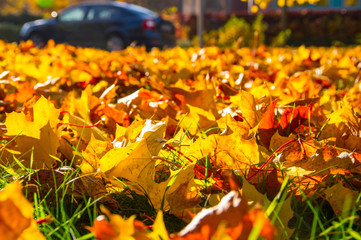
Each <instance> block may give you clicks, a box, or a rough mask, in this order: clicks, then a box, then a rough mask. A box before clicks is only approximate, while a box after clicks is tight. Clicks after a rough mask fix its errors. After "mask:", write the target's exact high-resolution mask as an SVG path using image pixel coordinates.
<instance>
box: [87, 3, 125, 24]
mask: <svg viewBox="0 0 361 240" xmlns="http://www.w3.org/2000/svg"><path fill="white" fill-rule="evenodd" d="M129 14H132V13H129V11H125V10H124V9H121V8H116V7H106V6H97V7H92V8H91V9H90V10H89V12H88V15H87V20H89V21H92V20H103V21H104V20H117V19H120V18H124V16H126V17H130V15H129Z"/></svg>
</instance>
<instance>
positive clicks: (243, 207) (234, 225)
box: [173, 191, 276, 239]
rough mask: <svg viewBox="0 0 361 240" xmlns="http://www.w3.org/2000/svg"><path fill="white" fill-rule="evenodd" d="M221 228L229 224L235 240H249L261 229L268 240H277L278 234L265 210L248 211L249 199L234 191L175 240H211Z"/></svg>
mask: <svg viewBox="0 0 361 240" xmlns="http://www.w3.org/2000/svg"><path fill="white" fill-rule="evenodd" d="M220 224H226V233H227V234H228V235H229V236H230V237H231V239H248V236H249V234H250V232H251V231H252V229H253V228H258V230H259V231H260V232H259V233H260V236H262V237H265V238H266V239H274V237H275V233H276V232H275V230H274V228H273V226H272V224H271V223H270V221H269V219H268V218H267V217H266V216H265V215H264V213H263V212H262V210H260V209H259V208H258V207H256V208H253V209H251V210H248V204H247V200H246V198H244V197H243V198H241V197H240V195H239V193H237V192H236V191H231V192H230V193H228V194H227V195H226V196H224V197H223V199H222V201H221V202H220V203H219V204H218V205H217V206H215V207H212V208H209V209H203V210H202V211H201V212H200V213H198V214H197V215H196V216H195V217H194V218H193V220H192V221H191V222H190V223H189V224H188V225H187V226H186V227H185V228H184V229H183V230H182V231H180V232H179V233H178V234H176V235H175V237H174V238H173V239H211V237H212V236H213V235H214V234H215V233H216V231H217V229H218V226H219V225H220Z"/></svg>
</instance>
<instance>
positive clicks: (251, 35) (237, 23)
mask: <svg viewBox="0 0 361 240" xmlns="http://www.w3.org/2000/svg"><path fill="white" fill-rule="evenodd" d="M265 30H266V25H265V23H264V22H263V15H262V14H259V15H257V17H256V18H255V20H254V21H253V23H252V24H249V23H248V22H247V21H246V20H245V19H244V18H239V17H236V16H231V17H230V18H229V20H228V21H227V22H226V23H225V24H224V26H222V27H221V28H219V29H218V30H211V31H210V32H208V33H206V34H205V35H204V40H205V44H206V45H208V46H211V45H216V46H220V47H227V46H228V47H229V46H232V45H233V46H235V45H238V46H240V47H244V46H248V47H252V46H253V45H254V44H255V41H257V44H258V43H259V44H263V43H265ZM255 34H257V37H255ZM255 38H257V40H255Z"/></svg>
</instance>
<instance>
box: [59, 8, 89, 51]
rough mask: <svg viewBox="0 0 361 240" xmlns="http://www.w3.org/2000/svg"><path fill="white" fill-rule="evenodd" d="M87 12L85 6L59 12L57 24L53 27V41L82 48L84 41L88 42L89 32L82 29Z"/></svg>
mask: <svg viewBox="0 0 361 240" xmlns="http://www.w3.org/2000/svg"><path fill="white" fill-rule="evenodd" d="M87 10H88V8H87V7H85V6H77V7H72V8H69V9H66V10H65V11H63V12H61V13H60V14H59V16H58V17H57V21H58V23H57V24H56V25H54V29H53V37H54V40H55V41H56V42H66V43H69V44H71V45H76V46H82V45H83V43H84V41H88V38H89V31H88V30H87V29H86V28H84V24H85V22H84V20H85V16H86V14H87Z"/></svg>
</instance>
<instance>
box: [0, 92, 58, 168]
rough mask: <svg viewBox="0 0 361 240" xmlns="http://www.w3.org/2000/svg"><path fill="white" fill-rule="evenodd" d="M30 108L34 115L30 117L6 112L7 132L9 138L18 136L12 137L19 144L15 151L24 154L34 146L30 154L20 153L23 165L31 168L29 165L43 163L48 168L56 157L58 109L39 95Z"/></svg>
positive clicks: (38, 166) (39, 165) (21, 113)
mask: <svg viewBox="0 0 361 240" xmlns="http://www.w3.org/2000/svg"><path fill="white" fill-rule="evenodd" d="M32 111H33V114H32V115H30V116H29V117H27V116H26V115H25V114H24V113H23V112H20V113H16V112H12V113H10V114H8V115H7V116H6V121H5V125H6V128H7V133H6V134H7V135H8V136H11V137H15V136H17V135H18V136H17V137H16V139H15V141H16V142H17V144H18V147H17V148H16V149H15V150H18V151H20V152H21V153H25V152H27V151H29V150H31V149H32V148H33V150H32V152H31V153H30V154H27V155H26V156H23V157H24V158H25V159H24V162H23V164H24V166H26V167H30V166H31V164H32V167H34V168H41V167H43V166H44V165H45V166H47V167H51V166H52V165H53V163H54V162H55V160H54V158H52V157H51V156H57V154H58V152H57V150H58V147H59V145H60V144H59V137H58V133H57V129H56V127H57V124H58V122H59V121H58V115H59V110H58V109H56V108H55V107H54V105H53V104H52V103H51V102H50V101H49V100H47V99H45V98H44V97H40V99H39V100H38V101H37V102H36V103H35V104H34V106H33V108H32ZM29 118H30V119H29ZM32 119H33V120H32ZM31 155H33V156H31ZM31 161H33V162H31Z"/></svg>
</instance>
